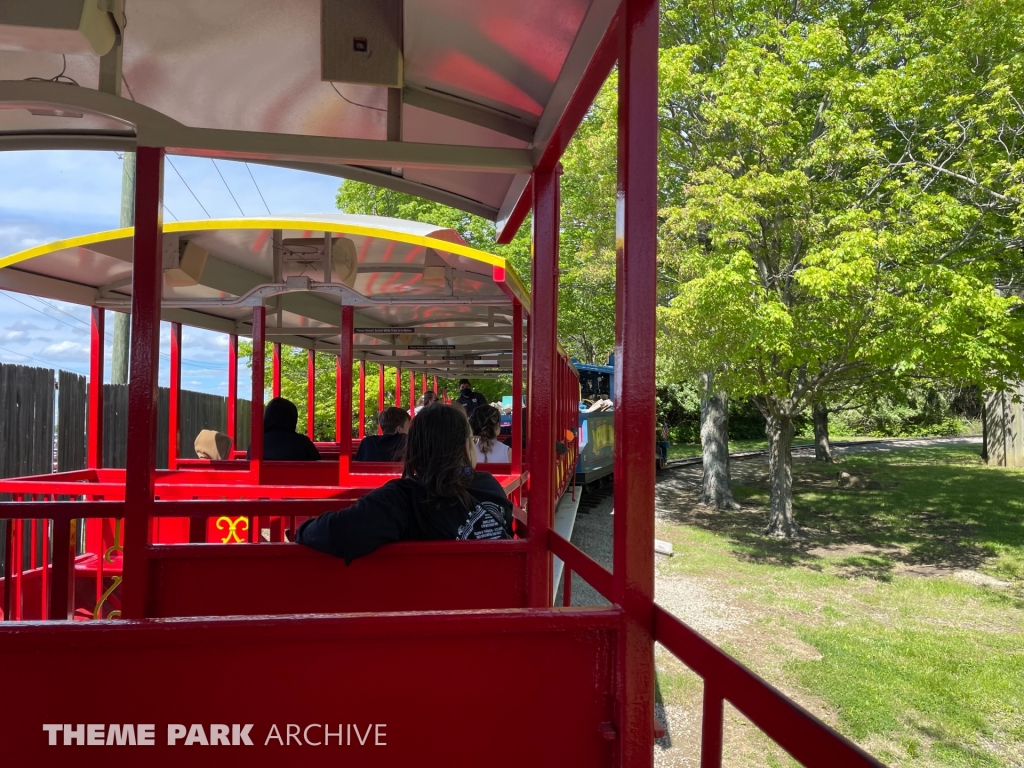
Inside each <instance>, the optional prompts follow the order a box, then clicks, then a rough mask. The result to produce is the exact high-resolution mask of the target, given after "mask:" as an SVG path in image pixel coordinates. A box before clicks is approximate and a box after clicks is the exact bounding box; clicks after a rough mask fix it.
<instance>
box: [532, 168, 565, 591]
mask: <svg viewBox="0 0 1024 768" xmlns="http://www.w3.org/2000/svg"><path fill="white" fill-rule="evenodd" d="M533 188H534V203H533V210H534V214H533V275H532V280H531V283H530V284H531V286H532V288H533V297H532V302H531V306H532V307H533V314H532V315H531V317H530V320H531V323H530V325H531V326H532V327H534V330H535V332H534V333H533V334H532V336H531V339H530V341H531V345H532V346H531V349H530V359H531V361H532V362H531V368H530V377H531V378H530V391H529V394H530V404H529V419H530V437H531V439H530V496H529V518H528V519H529V523H528V530H529V537H530V539H531V540H532V541H533V542H534V549H533V551H532V554H531V561H530V582H529V590H530V591H529V596H530V597H529V599H530V605H531V606H533V607H542V606H547V605H550V604H551V591H552V586H551V579H552V570H551V568H552V563H551V555H550V553H549V551H548V549H547V535H548V531H549V530H550V529H551V526H552V524H553V522H554V513H555V487H554V469H555V448H554V441H555V434H554V421H555V416H556V413H555V410H554V409H555V407H556V397H557V391H556V389H555V375H556V366H557V364H558V360H557V357H558V343H557V340H556V336H555V334H556V329H557V327H558V236H559V211H558V209H559V195H558V172H557V171H537V172H536V173H535V174H534V184H533Z"/></svg>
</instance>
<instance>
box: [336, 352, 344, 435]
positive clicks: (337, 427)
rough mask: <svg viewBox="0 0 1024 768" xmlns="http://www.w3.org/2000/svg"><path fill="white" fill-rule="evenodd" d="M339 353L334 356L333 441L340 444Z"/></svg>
mask: <svg viewBox="0 0 1024 768" xmlns="http://www.w3.org/2000/svg"><path fill="white" fill-rule="evenodd" d="M341 410H342V402H341V355H340V354H339V355H338V356H337V357H335V358H334V442H335V443H337V444H338V445H341V431H342V430H341Z"/></svg>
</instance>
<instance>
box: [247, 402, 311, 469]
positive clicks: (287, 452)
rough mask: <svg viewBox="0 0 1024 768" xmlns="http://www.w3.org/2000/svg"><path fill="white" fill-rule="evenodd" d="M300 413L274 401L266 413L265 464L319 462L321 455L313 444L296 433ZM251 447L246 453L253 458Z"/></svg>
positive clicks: (264, 417)
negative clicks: (268, 462) (267, 462)
mask: <svg viewBox="0 0 1024 768" xmlns="http://www.w3.org/2000/svg"><path fill="white" fill-rule="evenodd" d="M298 423H299V412H298V410H297V409H296V408H295V404H294V403H292V402H291V401H290V400H285V399H284V398H283V397H275V398H274V399H273V400H271V401H270V402H269V403H267V407H266V409H264V411H263V459H264V461H320V451H318V450H317V449H316V446H315V445H313V441H312V440H310V439H309V438H308V437H306V436H305V435H300V434H299V433H298V432H296V431H295V426H296V424H298ZM251 451H252V445H251V444H250V445H249V449H248V450H247V451H246V452H245V458H247V459H248V458H251V456H250V453H251Z"/></svg>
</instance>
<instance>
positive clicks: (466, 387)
mask: <svg viewBox="0 0 1024 768" xmlns="http://www.w3.org/2000/svg"><path fill="white" fill-rule="evenodd" d="M455 402H457V403H458V404H459V405H461V406H462V407H463V408H465V409H466V416H467V417H469V418H473V411H475V410H476V409H477V408H479V407H480V406H481V405H487V401H486V400H485V399H484V396H483V395H481V394H479V393H477V392H474V391H473V387H472V386H471V385H470V383H469V379H459V396H458V397H457V398H456V400H455Z"/></svg>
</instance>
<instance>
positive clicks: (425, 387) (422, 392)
mask: <svg viewBox="0 0 1024 768" xmlns="http://www.w3.org/2000/svg"><path fill="white" fill-rule="evenodd" d="M420 394H421V395H425V394H427V372H426V371H424V372H423V389H422V391H421V392H420Z"/></svg>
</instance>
